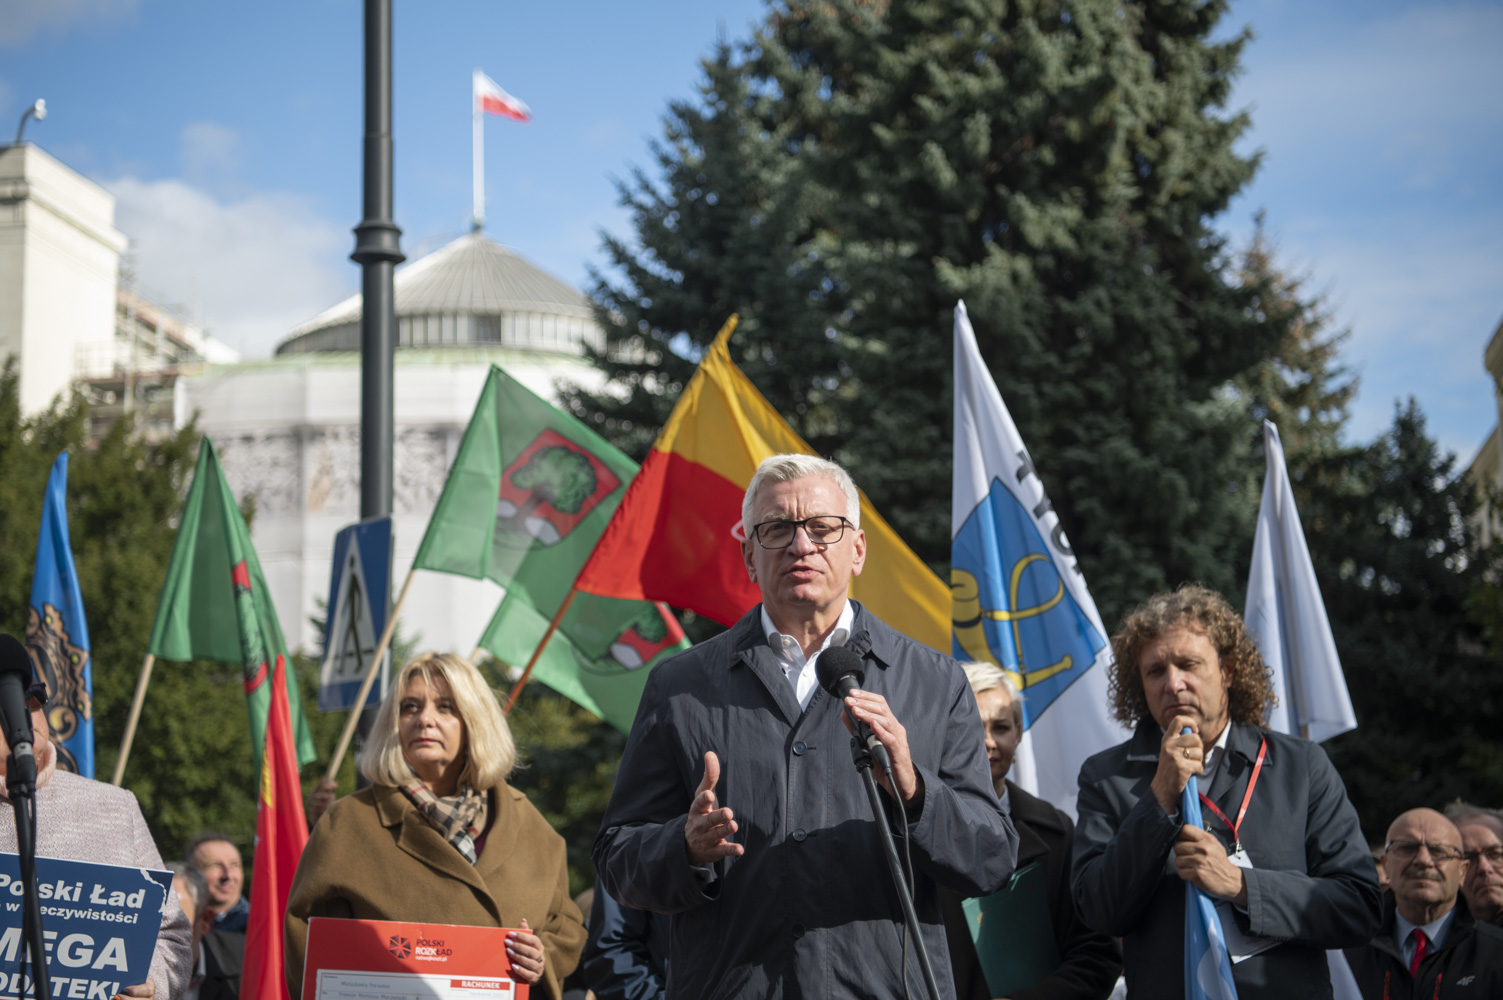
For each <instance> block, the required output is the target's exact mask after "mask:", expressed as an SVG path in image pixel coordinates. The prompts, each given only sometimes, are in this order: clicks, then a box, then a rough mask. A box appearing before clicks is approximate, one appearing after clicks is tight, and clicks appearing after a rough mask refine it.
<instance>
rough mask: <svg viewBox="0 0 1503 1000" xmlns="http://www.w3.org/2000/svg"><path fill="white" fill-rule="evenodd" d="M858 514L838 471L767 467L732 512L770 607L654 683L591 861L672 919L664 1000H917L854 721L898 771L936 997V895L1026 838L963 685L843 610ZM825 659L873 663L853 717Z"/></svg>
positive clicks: (879, 627)
mask: <svg viewBox="0 0 1503 1000" xmlns="http://www.w3.org/2000/svg"><path fill="white" fill-rule="evenodd" d="M859 519H860V506H859V500H858V497H857V494H856V488H855V486H854V484H852V483H851V481H850V477H849V476H848V475H847V474H846V472H845V470H843V469H841V468H840V467H839V466H837V465H834V464H833V463H830V462H825V461H823V460H821V459H816V458H811V457H810V456H805V455H780V456H774V457H773V458H770V459H768V460H766V461H765V462H763V463H762V464H761V466H759V467H758V470H757V473H756V475H755V476H754V477H753V479H752V481H751V483H750V485H749V486H748V487H747V491H746V498H745V500H744V502H743V506H742V523H743V525H745V528H746V538H745V540H744V541H743V543H742V554H743V558H744V562H745V566H746V570H747V573H748V574H749V575H750V577H751V579H752V580H753V581H754V582H755V583H756V584H757V586H758V588H759V589H760V590H761V592H762V604H761V605H760V606H759V607H756V608H753V609H752V610H751V611H750V612H749V613H748V614H747V615H746V616H745V617H743V618H742V619H741V620H740V621H739V622H737V623H736V624H735V625H734V626H732V627H731V628H730V629H729V630H728V631H726V632H724V633H722V634H721V635H719V636H717V637H715V638H714V639H711V640H710V641H708V642H705V643H702V644H700V645H698V646H696V647H694V648H693V649H691V650H688V651H686V652H684V653H682V654H680V655H678V656H676V657H674V658H673V659H671V660H668V661H666V662H664V663H662V664H661V665H659V666H658V667H657V668H655V669H654V671H653V673H652V676H651V677H650V678H649V680H648V683H647V689H646V691H645V692H644V693H643V696H642V702H641V706H640V707H639V709H638V711H637V718H636V722H635V724H634V725H633V726H632V731H631V736H630V738H629V739H628V741H627V746H626V752H625V754H624V755H623V757H622V760H621V769H620V772H619V774H618V776H617V779H616V788H615V792H614V794H613V795H612V797H611V803H610V805H609V807H608V808H607V809H606V814H605V819H604V822H603V823H602V825H601V831H600V835H599V836H598V837H597V838H596V841H595V850H594V858H595V864H596V866H597V867H598V868H599V870H600V872H601V877H602V880H603V882H604V885H605V888H606V890H607V891H608V892H610V894H611V895H612V896H614V897H615V898H616V899H618V900H619V901H620V902H621V903H622V904H624V905H626V906H634V907H637V908H640V909H648V910H655V911H657V912H660V913H669V914H673V919H672V922H671V928H670V950H669V963H668V977H669V978H668V995H669V996H670V997H705V998H712V997H778V998H785V997H786V998H798V997H829V996H902V995H903V993H904V990H905V986H904V969H905V965H906V969H907V975H908V981H909V983H910V984H911V987H912V992H913V995H914V996H922V995H923V992H924V987H923V985H922V980H921V979H920V977H919V976H918V971H917V962H916V960H915V957H914V955H913V954H912V952H913V947H914V942H912V941H911V940H909V939H908V938H907V936H906V934H905V932H904V929H903V928H904V925H903V917H902V912H901V910H900V909H899V905H898V901H897V896H896V893H895V891H894V889H893V885H892V879H891V877H890V875H889V873H888V870H887V865H886V861H885V860H884V858H883V849H882V846H881V843H880V841H879V840H878V837H879V832H878V829H877V825H876V823H875V821H874V820H873V819H872V816H871V811H870V806H869V804H868V802H867V799H866V794H865V792H864V790H863V788H862V784H861V779H860V776H859V774H858V773H857V770H856V768H855V767H854V766H853V764H852V760H851V749H850V735H849V732H848V729H847V725H846V720H845V719H844V716H845V714H846V711H849V713H850V714H851V715H854V716H855V717H856V718H857V719H859V720H861V721H862V722H865V723H866V724H868V725H869V726H871V728H872V731H873V732H874V734H875V735H876V737H877V738H878V739H879V740H881V742H882V743H883V745H884V746H886V747H887V749H888V752H889V753H890V755H891V757H892V764H893V778H894V781H893V782H892V783H889V782H888V781H887V780H886V778H885V777H883V778H880V779H879V780H880V781H881V783H882V787H883V790H884V792H885V793H886V794H885V796H884V801H885V804H886V806H887V809H888V815H889V819H890V822H891V824H892V826H893V829H894V830H895V832H898V833H899V834H900V835H901V831H902V829H903V821H904V819H905V818H906V822H907V830H908V838H907V839H908V842H907V853H908V854H910V855H911V857H912V864H913V868H914V871H913V873H912V874H913V881H914V904H915V907H916V909H917V911H918V915H919V920H920V923H921V925H922V930H923V940H924V944H925V946H926V948H927V950H928V953H929V957H930V959H931V961H932V962H933V964H934V968H935V974H936V978H937V979H938V981H939V985H940V989H941V992H942V994H943V995H944V996H945V997H946V998H951V997H953V995H954V987H953V983H952V981H951V975H950V970H949V966H948V958H947V951H946V944H945V933H944V926H943V923H942V921H941V917H940V910H939V902H938V898H937V894H936V885H937V884H944V885H948V886H950V887H951V888H953V889H955V890H956V891H958V892H961V893H963V894H964V895H967V896H977V895H985V894H987V893H991V892H994V891H995V890H996V889H998V888H999V887H1000V886H1001V885H1002V883H1003V882H1004V881H1005V880H1006V879H1007V877H1008V875H1010V874H1011V872H1012V869H1013V864H1014V861H1015V858H1016V853H1017V834H1016V833H1015V831H1014V830H1013V828H1012V825H1011V823H1010V822H1009V821H1008V819H1007V818H1006V817H1005V815H1004V814H1003V813H1002V811H1001V809H1000V808H999V806H998V803H997V797H996V795H995V794H994V793H993V792H992V790H991V782H990V779H989V773H988V768H987V761H986V755H985V751H984V748H983V742H982V739H981V726H980V716H979V714H978V713H977V711H976V702H975V698H974V697H973V696H972V694H971V691H970V687H969V685H968V684H967V683H966V679H965V675H964V674H963V673H962V672H961V670H960V667H959V665H958V664H957V663H956V662H955V661H954V660H953V659H951V658H950V657H948V656H944V655H942V654H940V653H938V652H936V651H934V650H933V649H930V648H928V647H926V646H922V645H920V644H919V643H917V642H914V641H913V640H911V639H909V638H907V637H906V636H903V635H901V634H899V633H897V632H894V631H893V630H892V629H890V628H888V627H887V626H886V625H884V624H883V623H882V622H880V621H878V620H877V619H876V618H875V617H874V616H873V615H872V614H871V613H870V612H868V611H866V610H865V609H863V608H862V607H861V606H860V605H858V604H856V603H855V602H854V601H851V600H850V599H849V597H848V593H849V589H850V582H851V578H852V577H853V576H854V575H856V574H858V573H860V572H861V570H862V567H863V564H864V562H865V557H866V539H865V536H864V534H863V533H862V532H861V529H860V524H859ZM673 557H674V558H693V557H694V554H693V553H677V554H674V556H673ZM833 645H844V646H846V647H847V648H849V649H851V650H852V651H854V652H856V653H857V654H858V655H860V656H861V657H862V659H863V660H864V661H865V667H866V679H865V682H864V684H863V690H861V691H857V692H855V693H853V694H852V695H851V697H849V698H848V699H846V701H845V703H844V705H842V704H840V703H838V702H837V700H836V699H835V698H833V697H832V696H831V695H830V694H828V693H827V692H825V691H823V690H822V689H820V687H819V686H818V684H817V683H816V682H815V662H816V660H817V659H818V657H819V655H820V653H821V652H822V651H824V650H825V649H828V648H829V647H830V646H833ZM842 709H844V710H846V711H843V710H842ZM722 802H723V803H725V805H721V803H722ZM900 850H901V848H900Z"/></svg>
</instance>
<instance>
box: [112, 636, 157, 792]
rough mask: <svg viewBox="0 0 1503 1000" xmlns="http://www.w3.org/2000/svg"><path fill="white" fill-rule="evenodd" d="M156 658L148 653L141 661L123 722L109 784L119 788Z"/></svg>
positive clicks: (134, 738)
mask: <svg viewBox="0 0 1503 1000" xmlns="http://www.w3.org/2000/svg"><path fill="white" fill-rule="evenodd" d="M156 662H157V658H156V657H155V656H153V655H152V654H150V653H147V654H146V659H144V660H142V661H141V676H140V677H139V678H137V680H136V696H135V697H134V698H133V699H131V703H130V715H129V716H128V717H127V718H126V720H125V737H124V738H123V739H122V740H121V741H120V756H119V757H118V758H116V760H115V776H114V777H113V778H111V779H110V784H112V785H114V786H115V787H116V788H119V787H120V782H121V780H122V779H123V778H124V777H125V762H126V760H127V759H128V758H129V757H130V745H131V744H132V743H134V742H135V741H136V723H138V722H140V721H141V704H142V702H144V701H145V700H146V685H147V684H148V683H149V682H150V681H151V668H152V665H153V664H155V663H156Z"/></svg>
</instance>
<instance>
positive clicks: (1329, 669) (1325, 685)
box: [1243, 420, 1357, 743]
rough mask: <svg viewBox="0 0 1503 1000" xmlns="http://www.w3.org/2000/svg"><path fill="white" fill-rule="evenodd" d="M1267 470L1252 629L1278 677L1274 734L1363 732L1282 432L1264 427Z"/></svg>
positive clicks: (1324, 736) (1251, 590)
mask: <svg viewBox="0 0 1503 1000" xmlns="http://www.w3.org/2000/svg"><path fill="white" fill-rule="evenodd" d="M1263 447H1264V450H1265V451H1266V452H1267V456H1268V471H1267V474H1266V478H1265V479H1264V480H1263V505H1262V507H1261V508H1259V510H1258V533H1257V536H1256V537H1255V538H1254V539H1253V557H1252V571H1251V572H1250V573H1249V574H1248V577H1247V610H1246V612H1245V614H1244V615H1243V617H1244V618H1246V620H1247V628H1248V631H1250V632H1251V633H1252V635H1253V638H1254V639H1255V640H1256V641H1257V643H1258V649H1259V650H1260V651H1261V652H1262V653H1263V662H1264V663H1266V664H1268V667H1269V669H1270V670H1271V671H1272V672H1273V690H1274V693H1275V694H1276V695H1278V699H1279V704H1278V707H1277V708H1275V709H1274V710H1273V713H1272V715H1271V716H1270V717H1269V720H1268V726H1269V728H1270V729H1273V730H1275V731H1276V732H1280V733H1289V734H1291V735H1294V736H1304V737H1306V738H1307V739H1312V740H1315V741H1316V742H1317V743H1320V742H1323V741H1325V740H1328V739H1330V738H1331V737H1332V736H1338V735H1340V734H1341V733H1344V732H1347V731H1348V730H1351V729H1356V728H1357V716H1356V714H1355V713H1354V712H1353V711H1352V699H1351V695H1349V694H1348V693H1347V690H1346V677H1345V676H1344V675H1343V674H1342V672H1341V659H1340V657H1338V656H1337V655H1336V640H1335V639H1334V638H1332V636H1331V622H1330V620H1329V619H1328V618H1327V617H1326V606H1325V602H1324V601H1322V600H1321V597H1320V584H1318V583H1317V582H1316V581H1315V567H1314V566H1313V565H1311V563H1310V550H1309V549H1308V548H1307V547H1306V546H1305V533H1304V531H1303V529H1301V527H1300V523H1299V511H1297V510H1295V508H1294V491H1293V490H1292V489H1291V488H1290V486H1289V472H1288V470H1287V469H1286V468H1285V467H1284V448H1283V445H1281V444H1280V443H1279V430H1278V428H1277V427H1275V426H1274V425H1273V424H1272V423H1270V422H1268V421H1266V420H1265V421H1263Z"/></svg>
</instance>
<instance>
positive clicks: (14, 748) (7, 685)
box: [0, 632, 37, 784]
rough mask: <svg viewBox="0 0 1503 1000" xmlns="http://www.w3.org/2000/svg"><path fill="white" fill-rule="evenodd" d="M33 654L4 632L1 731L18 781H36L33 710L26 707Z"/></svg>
mask: <svg viewBox="0 0 1503 1000" xmlns="http://www.w3.org/2000/svg"><path fill="white" fill-rule="evenodd" d="M31 678H32V669H31V657H30V656H28V655H27V654H26V647H25V646H23V645H21V642H20V640H18V639H17V638H16V637H15V636H13V635H6V634H5V633H3V632H0V732H3V733H4V734H5V741H6V742H7V743H9V744H10V752H11V754H12V755H13V756H14V758H15V765H14V767H13V768H12V771H11V774H10V775H8V777H10V776H14V777H15V778H16V780H17V781H21V782H25V783H27V784H35V783H36V776H37V764H36V757H35V756H34V755H33V753H32V748H31V739H32V732H31V711H30V710H29V709H28V708H27V707H26V689H27V688H28V687H30V686H31Z"/></svg>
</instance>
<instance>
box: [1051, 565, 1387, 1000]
mask: <svg viewBox="0 0 1503 1000" xmlns="http://www.w3.org/2000/svg"><path fill="white" fill-rule="evenodd" d="M1112 652H1113V654H1114V656H1115V658H1116V662H1115V664H1114V665H1113V667H1112V670H1113V673H1112V679H1111V698H1112V704H1113V710H1114V712H1115V714H1116V716H1117V718H1118V719H1119V720H1120V721H1122V722H1123V723H1124V724H1126V725H1129V726H1134V727H1136V728H1135V732H1134V734H1133V737H1132V739H1130V740H1128V741H1127V742H1126V743H1123V744H1121V745H1119V746H1116V747H1113V748H1112V749H1110V750H1107V751H1104V752H1103V753H1099V754H1097V755H1096V756H1094V757H1092V758H1090V759H1089V760H1087V761H1086V762H1085V764H1084V765H1083V766H1082V767H1081V769H1080V801H1079V811H1080V821H1079V825H1078V826H1077V828H1076V837H1075V858H1074V864H1073V867H1072V882H1073V891H1074V896H1075V905H1076V909H1077V910H1078V912H1079V913H1080V915H1081V917H1082V919H1084V920H1085V922H1086V923H1087V924H1089V925H1090V926H1092V927H1094V928H1095V929H1096V930H1098V931H1101V932H1103V933H1105V934H1111V935H1114V936H1117V937H1121V938H1122V943H1123V957H1124V963H1125V967H1126V968H1125V971H1126V976H1127V987H1128V995H1129V996H1130V997H1166V996H1181V995H1184V941H1185V890H1184V884H1185V883H1186V882H1190V883H1192V884H1194V885H1196V886H1197V887H1199V888H1200V889H1201V890H1202V891H1203V892H1205V893H1207V894H1208V895H1210V896H1211V897H1213V898H1214V899H1215V900H1217V901H1218V906H1217V912H1218V914H1219V915H1220V916H1221V921H1222V925H1223V927H1224V928H1225V929H1226V936H1227V939H1228V941H1229V944H1230V950H1231V952H1232V956H1233V966H1232V977H1233V979H1234V980H1235V981H1236V985H1237V993H1238V996H1239V997H1240V998H1241V1000H1253V998H1256V997H1274V996H1277V997H1278V998H1279V1000H1294V998H1297V997H1329V996H1330V995H1331V985H1330V978H1329V974H1328V971H1327V964H1326V956H1325V955H1324V954H1323V952H1325V951H1326V950H1327V949H1334V948H1344V947H1349V946H1353V945H1357V944H1361V943H1365V942H1366V941H1367V940H1368V939H1369V938H1371V937H1372V934H1373V932H1374V931H1375V930H1376V929H1377V926H1378V920H1379V916H1380V912H1381V910H1380V896H1379V890H1378V883H1377V878H1376V876H1375V874H1374V872H1373V864H1372V859H1371V858H1370V857H1369V856H1368V852H1367V846H1366V845H1367V841H1366V839H1364V838H1363V836H1362V830H1361V828H1360V826H1359V824H1358V821H1357V814H1356V811H1355V810H1354V809H1353V808H1352V805H1351V803H1350V802H1349V801H1348V800H1347V796H1346V788H1345V786H1344V785H1343V784H1342V782H1341V778H1340V776H1339V775H1337V773H1336V770H1335V768H1333V767H1332V766H1331V763H1330V761H1329V760H1328V759H1327V758H1326V755H1325V752H1324V751H1322V750H1321V749H1320V747H1318V746H1316V745H1315V744H1313V743H1310V742H1309V741H1307V740H1302V739H1299V738H1297V737H1293V736H1285V735H1283V734H1282V733H1275V732H1271V731H1269V730H1267V729H1266V728H1264V722H1265V720H1266V718H1267V713H1268V709H1269V708H1270V707H1271V706H1272V704H1273V700H1274V696H1273V690H1272V686H1271V684H1270V682H1269V675H1268V668H1267V667H1266V666H1265V665H1264V663H1263V658H1262V656H1261V655H1259V653H1258V649H1257V646H1256V644H1255V643H1254V642H1253V640H1252V638H1251V636H1250V635H1249V634H1248V632H1247V629H1246V627H1245V626H1244V625H1243V622H1242V619H1241V617H1240V616H1239V615H1238V614H1237V613H1236V612H1235V611H1233V610H1232V609H1231V607H1230V606H1228V605H1227V603H1226V601H1225V600H1224V599H1222V597H1221V595H1219V594H1217V593H1215V592H1214V591H1210V590H1207V589H1206V588H1204V587H1201V586H1196V585H1190V586H1185V587H1182V588H1180V589H1179V590H1177V591H1175V592H1173V593H1166V594H1159V595H1156V596H1154V597H1152V598H1149V600H1148V601H1147V602H1145V603H1144V604H1143V606H1142V607H1140V608H1138V609H1137V610H1136V611H1134V612H1132V613H1131V614H1130V615H1128V616H1127V618H1126V620H1124V621H1123V623H1122V626H1121V628H1120V629H1119V630H1118V632H1117V634H1116V635H1114V636H1112ZM1192 774H1194V775H1197V776H1199V785H1200V791H1201V813H1202V818H1203V822H1204V825H1205V829H1200V828H1198V827H1196V826H1194V825H1191V824H1186V823H1185V822H1184V821H1183V819H1182V817H1181V816H1180V797H1181V793H1182V792H1183V791H1184V788H1185V784H1186V782H1187V781H1188V780H1189V778H1190V776H1191V775H1192Z"/></svg>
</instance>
